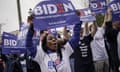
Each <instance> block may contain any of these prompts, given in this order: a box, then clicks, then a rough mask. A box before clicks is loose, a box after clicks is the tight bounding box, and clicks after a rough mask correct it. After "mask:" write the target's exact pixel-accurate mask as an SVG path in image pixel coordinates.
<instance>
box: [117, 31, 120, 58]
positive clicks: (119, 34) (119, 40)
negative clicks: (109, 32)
mask: <svg viewBox="0 0 120 72" xmlns="http://www.w3.org/2000/svg"><path fill="white" fill-rule="evenodd" d="M117 43H118V44H117V45H118V56H119V60H120V32H119V33H118V36H117Z"/></svg>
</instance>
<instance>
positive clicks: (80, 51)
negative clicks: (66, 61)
mask: <svg viewBox="0 0 120 72" xmlns="http://www.w3.org/2000/svg"><path fill="white" fill-rule="evenodd" d="M92 40H93V37H92V36H91V34H90V35H88V36H85V37H84V38H83V39H80V42H79V46H78V47H77V48H75V49H74V57H75V72H94V66H93V60H92V52H91V47H90V43H91V41H92Z"/></svg>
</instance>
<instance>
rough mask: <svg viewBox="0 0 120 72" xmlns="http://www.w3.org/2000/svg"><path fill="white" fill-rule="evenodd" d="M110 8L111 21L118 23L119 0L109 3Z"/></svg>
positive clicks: (119, 14) (119, 17) (119, 19)
mask: <svg viewBox="0 0 120 72" xmlns="http://www.w3.org/2000/svg"><path fill="white" fill-rule="evenodd" d="M109 7H110V8H112V21H120V0H114V1H112V2H111V3H109Z"/></svg>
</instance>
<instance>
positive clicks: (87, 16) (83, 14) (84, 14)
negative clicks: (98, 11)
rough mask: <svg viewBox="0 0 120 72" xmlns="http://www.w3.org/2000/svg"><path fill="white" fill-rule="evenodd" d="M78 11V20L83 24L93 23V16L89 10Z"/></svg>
mask: <svg viewBox="0 0 120 72" xmlns="http://www.w3.org/2000/svg"><path fill="white" fill-rule="evenodd" d="M79 11H80V20H81V21H85V22H91V21H95V20H96V18H95V16H93V15H92V12H91V10H90V9H89V8H86V9H81V10H79Z"/></svg>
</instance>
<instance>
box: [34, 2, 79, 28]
mask: <svg viewBox="0 0 120 72" xmlns="http://www.w3.org/2000/svg"><path fill="white" fill-rule="evenodd" d="M33 13H34V20H33V22H34V29H35V30H43V29H51V28H56V27H62V26H65V25H70V24H76V23H79V17H78V16H77V15H76V12H75V8H74V6H73V5H72V3H71V2H70V1H67V0H48V1H43V2H40V3H39V4H38V5H36V7H35V8H34V10H33Z"/></svg>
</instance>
